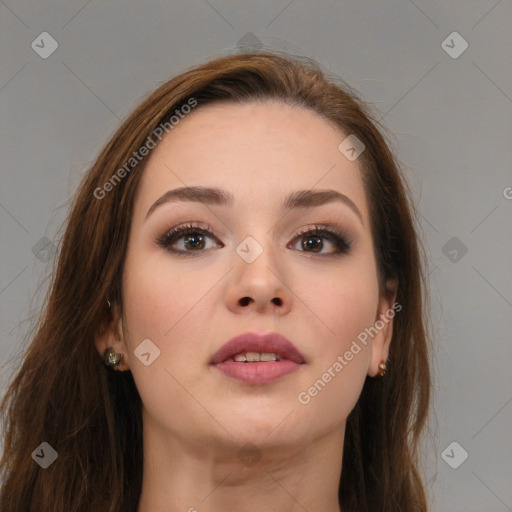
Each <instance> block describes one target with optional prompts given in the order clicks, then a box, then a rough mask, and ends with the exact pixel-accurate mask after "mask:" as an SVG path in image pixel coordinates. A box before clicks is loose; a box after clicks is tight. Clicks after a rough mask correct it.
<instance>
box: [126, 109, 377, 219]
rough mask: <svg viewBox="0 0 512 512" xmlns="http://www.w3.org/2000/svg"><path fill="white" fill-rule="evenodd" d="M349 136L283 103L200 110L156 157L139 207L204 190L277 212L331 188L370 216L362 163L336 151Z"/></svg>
mask: <svg viewBox="0 0 512 512" xmlns="http://www.w3.org/2000/svg"><path fill="white" fill-rule="evenodd" d="M346 137H347V134H346V133H344V132H343V131H342V130H341V129H340V128H339V127H338V126H336V125H335V124H334V123H333V122H331V121H328V120H326V119H324V118H323V117H321V116H320V115H318V114H317V113H316V112H313V111H311V110H309V109H305V108H303V107H295V106H290V105H287V104H285V103H282V102H276V101H273V102H265V103H263V102H250V103H247V104H244V105H240V104H235V103H231V102H217V103H213V104H208V105H205V106H201V105H199V106H198V107H196V109H195V110H194V111H193V112H192V113H190V114H189V115H187V116H185V117H184V118H183V119H181V120H180V122H179V123H178V124H177V125H175V126H174V128H173V129H172V131H170V133H168V134H167V135H166V136H165V137H164V138H163V140H162V141H161V142H160V143H159V144H158V146H157V147H156V148H155V149H154V150H153V152H152V154H151V157H150V158H149V160H148V162H147V165H146V168H145V171H144V176H143V177H142V181H141V183H140V184H139V190H138V194H137V196H138V200H137V203H138V204H139V206H142V207H144V208H146V209H147V208H149V206H150V205H151V204H152V202H153V201H155V200H156V199H157V198H158V197H160V195H161V194H163V193H164V192H166V191H167V190H170V189H173V188H180V187H184V186H194V185H202V186H211V187H217V188H224V189H226V190H229V191H231V192H232V193H233V195H234V196H235V202H238V203H239V204H240V205H245V206H247V207H249V206H252V207H254V206H256V205H257V204H259V205H260V206H265V207H268V208H272V203H275V204H276V205H277V204H278V203H279V201H280V198H282V197H284V195H286V194H287V193H288V192H290V191H293V190H299V189H301V190H303V189H334V190H337V191H339V192H341V193H343V194H345V195H348V196H349V197H350V198H351V199H352V200H353V201H354V202H355V203H356V204H357V206H358V207H359V209H360V210H361V212H362V214H363V217H367V215H368V213H367V206H366V198H365V193H364V187H363V182H362V176H361V171H360V165H359V162H358V161H357V160H355V161H349V160H348V159H347V158H346V157H345V156H344V155H343V154H342V153H341V152H340V151H339V149H338V146H339V144H340V143H341V142H342V141H343V140H344V139H345V138H346ZM253 203H254V204H253ZM136 208H137V205H136Z"/></svg>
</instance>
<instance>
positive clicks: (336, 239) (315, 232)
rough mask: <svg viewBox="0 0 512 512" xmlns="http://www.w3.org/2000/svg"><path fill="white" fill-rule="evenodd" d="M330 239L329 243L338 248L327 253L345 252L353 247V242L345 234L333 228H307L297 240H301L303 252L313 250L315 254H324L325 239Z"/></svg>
mask: <svg viewBox="0 0 512 512" xmlns="http://www.w3.org/2000/svg"><path fill="white" fill-rule="evenodd" d="M324 239H326V240H328V243H329V244H331V245H332V246H334V247H335V248H336V250H335V251H333V252H328V253H327V254H326V255H335V254H344V253H347V252H348V251H349V249H350V247H351V242H350V241H349V240H348V239H347V237H346V236H345V235H343V234H342V233H339V232H338V231H336V230H334V229H332V228H326V227H318V226H315V227H314V228H306V229H304V230H302V231H301V232H300V233H299V235H298V236H297V237H296V238H295V240H299V241H300V242H301V247H302V248H303V252H312V253H315V254H324V253H322V252H321V251H322V249H324V246H325V244H324V242H323V240H324Z"/></svg>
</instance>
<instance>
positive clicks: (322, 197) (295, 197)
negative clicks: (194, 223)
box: [146, 186, 364, 225]
mask: <svg viewBox="0 0 512 512" xmlns="http://www.w3.org/2000/svg"><path fill="white" fill-rule="evenodd" d="M175 201H189V202H199V203H204V204H208V205H215V206H232V205H233V202H234V198H233V195H232V194H231V193H230V192H227V191H226V190H222V189H219V188H212V187H199V186H196V187H181V188H176V189H173V190H168V191H167V192H166V193H165V194H164V195H163V196H161V197H160V198H159V199H157V200H156V201H155V202H154V203H153V204H152V205H151V207H150V208H149V210H148V213H147V214H146V219H147V218H148V217H149V216H150V215H151V213H153V212H154V211H155V210H156V208H158V207H159V206H161V205H163V204H165V203H171V202H175ZM333 202H341V203H343V204H345V205H346V206H348V207H349V208H350V209H351V210H352V211H353V212H354V213H355V214H356V215H357V216H358V218H359V220H360V221H361V224H363V225H364V222H363V216H362V214H361V212H360V211H359V209H358V208H357V206H356V205H355V203H354V202H353V201H352V199H350V198H349V197H347V196H346V195H345V194H342V193H341V192H338V191H336V190H331V189H327V190H297V191H295V192H292V193H291V194H290V195H288V196H287V197H286V198H285V200H284V202H283V206H282V208H283V210H292V209H295V208H312V207H317V206H322V205H324V204H327V203H333Z"/></svg>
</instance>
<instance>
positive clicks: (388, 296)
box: [368, 279, 402, 377]
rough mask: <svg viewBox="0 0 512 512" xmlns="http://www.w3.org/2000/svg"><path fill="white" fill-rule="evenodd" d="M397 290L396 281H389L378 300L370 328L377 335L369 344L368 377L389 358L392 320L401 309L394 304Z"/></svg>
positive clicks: (372, 375) (374, 373) (400, 306)
mask: <svg viewBox="0 0 512 512" xmlns="http://www.w3.org/2000/svg"><path fill="white" fill-rule="evenodd" d="M397 289H398V281H397V279H390V280H388V281H387V283H386V286H385V289H384V290H383V292H382V294H381V296H380V298H379V304H378V307H377V312H376V315H375V322H374V325H373V328H372V332H375V331H377V333H376V334H375V336H374V337H373V339H372V344H371V355H370V367H369V369H368V375H369V376H370V377H375V376H376V375H377V374H378V373H379V371H380V369H379V364H380V363H382V362H386V361H387V359H388V356H389V347H390V345H391V338H392V337H393V318H394V317H395V314H396V313H397V312H398V311H400V310H401V309H402V305H401V304H398V303H396V302H395V300H396V294H397Z"/></svg>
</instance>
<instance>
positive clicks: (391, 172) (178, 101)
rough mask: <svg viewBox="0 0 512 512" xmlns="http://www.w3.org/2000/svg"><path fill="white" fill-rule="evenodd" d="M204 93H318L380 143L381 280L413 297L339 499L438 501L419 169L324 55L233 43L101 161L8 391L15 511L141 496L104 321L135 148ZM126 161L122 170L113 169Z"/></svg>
mask: <svg viewBox="0 0 512 512" xmlns="http://www.w3.org/2000/svg"><path fill="white" fill-rule="evenodd" d="M191 98H193V99H194V101H197V105H198V106H197V107H196V108H200V107H201V105H205V104H207V103H210V102H212V101H218V100H224V101H230V102H237V103H245V102H249V101H268V100H279V101H283V102H286V103H288V104H291V105H296V106H302V107H304V108H308V109H311V110H312V111H314V112H316V113H317V114H319V115H320V116H322V117H323V118H325V119H327V120H329V121H331V122H334V123H336V125H337V126H339V128H340V129H341V130H342V131H343V132H344V133H345V134H355V135H356V136H357V138H358V139H360V140H361V141H362V142H363V143H364V145H365V147H366V149H365V151H364V152H363V153H362V154H361V156H360V157H359V160H358V161H359V162H360V166H361V171H362V175H363V180H364V184H365V191H366V194H367V198H368V203H369V207H370V215H371V231H372V235H373V240H374V246H375V251H376V256H377V265H378V272H379V274H378V275H379V281H380V285H381V290H384V286H385V283H386V281H387V279H389V278H396V279H398V283H399V284H398V292H397V297H396V301H397V302H398V303H399V304H400V305H402V310H401V311H400V313H398V314H397V315H396V316H395V318H394V329H393V339H392V342H391V347H390V354H389V360H388V362H389V365H388V366H389V367H388V373H387V375H386V376H385V377H384V378H383V379H373V378H367V379H366V382H365V384H364V387H363V390H362V393H361V396H360V398H359V400H358V402H357V404H356V406H355V408H354V409H353V411H352V412H351V413H350V415H349V417H348V419H347V426H346V435H345V442H344V447H343V450H344V451H343V467H342V475H341V481H340V485H339V500H340V505H341V507H342V509H343V511H344V512H351V511H354V512H355V511H357V512H369V511H372V512H375V511H377V510H378V511H379V512H399V511H403V512H416V511H418V512H419V511H421V512H424V511H426V510H427V504H426V496H425V491H424V486H423V484H422V479H421V477H420V471H419V469H418V446H419V442H420V439H421V434H422V431H423V428H424V425H425V421H426V417H427V411H428V408H429V397H430V385H431V384H430V372H429V344H430V342H429V335H428V322H427V321H426V300H425V299H426V298H428V295H427V293H426V278H425V274H424V263H423V261H422V256H424V249H423V247H422V245H421V241H420V239H419V237H418V235H417V232H416V228H415V211H414V206H413V204H412V201H411V200H410V191H409V189H408V186H407V182H406V180H405V178H404V177H403V175H402V171H401V170H400V166H399V165H398V164H397V162H396V160H395V157H394V156H393V154H392V152H391V150H390V149H389V146H388V144H387V143H386V142H385V139H384V136H383V133H384V131H383V128H382V127H381V126H380V124H379V122H378V121H377V120H376V116H375V115H373V114H372V113H371V112H370V111H369V108H368V107H367V106H366V105H365V104H364V103H363V102H362V101H361V100H360V99H359V98H358V96H357V94H356V93H354V91H353V90H352V89H351V88H350V87H349V86H347V85H346V84H344V83H343V82H342V81H341V80H340V79H339V78H336V77H334V76H328V75H327V74H326V73H325V72H322V71H321V70H320V68H319V66H318V65H317V64H316V63H315V62H314V61H312V60H311V59H307V58H304V57H297V56H294V57H291V56H286V55H282V54H280V53H276V52H269V51H263V52H256V53H249V54H242V55H230V56H224V57H221V58H217V59H215V60H212V61H210V62H207V63H205V64H202V65H200V66H197V67H195V68H193V69H190V70H188V71H186V72H184V73H182V74H181V75H179V76H177V77H175V78H173V79H172V80H170V81H168V82H166V83H164V84H163V85H161V86H160V87H159V88H158V89H157V90H155V91H154V92H153V93H152V94H151V95H149V96H148V97H147V98H146V99H145V100H144V101H143V102H142V104H140V105H139V106H138V107H137V108H136V109H135V111H134V112H133V113H132V114H131V115H130V116H129V117H128V118H127V119H126V120H125V121H124V122H123V123H122V125H121V127H120V128H119V129H118V130H117V132H116V133H115V134H114V136H113V137H112V138H111V140H110V141H109V142H108V143H107V144H106V146H105V147H104V148H103V149H102V151H101V153H100V155H99V157H98V158H97V160H96V162H95V163H94V165H93V166H92V168H91V169H90V170H89V171H88V172H87V173H86V174H85V176H84V178H83V181H82V183H81V185H80V186H79V188H78V190H77V192H76V196H75V198H74V202H73V207H72V210H71V213H70V215H69V218H68V222H67V228H66V230H65V233H64V236H63V239H62V243H61V249H60V256H59V259H58V263H57V266H56V269H55V271H54V274H53V276H52V282H51V286H50V288H49V291H48V295H47V298H46V301H45V306H44V311H43V312H42V314H41V316H40V318H39V322H38V324H37V325H36V326H35V328H34V333H33V336H32V339H31V343H30V345H29V346H28V349H27V351H26V354H25V355H24V358H23V361H22V365H21V368H20V369H19V371H18V373H17V374H16V376H15V378H14V379H13V381H12V383H11V384H10V386H9V388H8V390H7V393H6V395H5V397H4V399H3V401H2V405H1V412H2V417H3V422H4V434H3V436H4V452H3V457H2V460H1V473H0V476H2V479H3V485H2V488H1V492H0V509H1V511H2V512H29V511H30V512H35V511H37V512H40V511H45V512H70V511H74V512H90V511H91V510H101V511H105V512H107V511H108V512H120V511H122V512H136V510H137V505H138V500H139V496H140V492H141V484H142V420H141V400H140V396H139V394H138V392H137V389H136V387H135V383H134V380H133V377H132V374H131V372H130V371H126V372H115V371H112V370H111V369H109V368H107V367H106V366H105V365H104V364H103V362H102V360H101V358H100V357H99V355H98V353H97V350H96V347H95V344H94V337H95V334H96V333H97V332H98V330H99V329H100V328H101V325H103V323H104V322H105V321H106V320H107V319H108V318H109V315H110V311H109V309H108V307H107V299H110V300H111V301H115V303H116V304H117V305H118V306H119V308H121V310H122V303H123V302H122V293H121V276H122V269H123V265H124V257H125V253H126V248H127V241H128V233H129V227H130V222H131V216H132V210H133V203H134V195H135V192H136V190H137V185H138V182H139V180H140V178H141V175H142V172H143V170H144V167H145V163H146V162H147V159H148V158H149V156H150V155H151V150H149V152H148V154H147V156H145V157H144V158H143V159H142V160H141V161H140V163H138V162H137V164H136V165H135V164H134V163H133V162H132V164H133V165H132V167H133V168H130V167H126V162H129V161H130V159H131V158H132V156H133V154H134V152H137V151H138V150H139V149H140V148H141V147H142V146H143V145H146V146H148V145H149V142H148V141H150V140H151V141H153V142H154V143H157V142H158V140H157V139H158V137H156V136H155V129H156V128H157V127H158V126H160V125H162V124H163V123H164V124H165V123H167V126H170V125H171V123H170V120H171V116H173V115H175V111H176V110H177V109H180V108H181V107H183V106H184V105H186V104H187V102H190V100H191ZM189 104H190V103H189ZM340 142H341V140H340ZM153 145H154V144H153ZM123 166H124V169H125V172H124V173H123V172H121V173H120V172H119V169H122V168H123ZM116 173H117V176H118V177H121V179H117V180H115V181H113V180H112V177H113V176H114V175H115V174H116ZM109 180H110V183H111V186H108V187H105V184H106V183H107V182H108V181H109ZM107 189H108V190H107ZM106 190H107V191H106ZM98 191H100V192H98ZM101 191H103V192H101ZM42 442H47V443H48V444H50V445H51V446H52V447H53V448H54V449H55V450H56V452H57V453H58V458H57V460H56V461H55V462H54V463H53V464H51V465H50V466H49V467H48V468H47V469H42V468H40V467H39V465H38V464H36V463H35V462H34V460H33V458H32V456H31V454H32V452H33V451H34V450H35V448H36V447H37V446H39V445H40V443H42ZM341 448H342V447H340V449H341Z"/></svg>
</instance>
